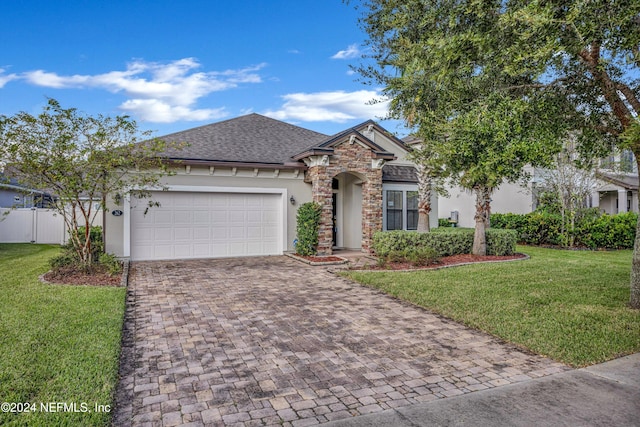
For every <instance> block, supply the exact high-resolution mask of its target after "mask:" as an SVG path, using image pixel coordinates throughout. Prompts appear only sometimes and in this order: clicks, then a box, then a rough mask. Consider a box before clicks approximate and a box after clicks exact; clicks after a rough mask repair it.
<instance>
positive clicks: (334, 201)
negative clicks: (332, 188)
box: [331, 193, 338, 248]
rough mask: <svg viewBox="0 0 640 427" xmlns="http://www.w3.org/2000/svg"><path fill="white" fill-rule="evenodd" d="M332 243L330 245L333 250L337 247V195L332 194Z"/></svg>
mask: <svg viewBox="0 0 640 427" xmlns="http://www.w3.org/2000/svg"><path fill="white" fill-rule="evenodd" d="M331 217H332V220H333V241H332V242H331V245H332V246H333V247H334V248H335V247H336V246H338V193H333V214H332V216H331Z"/></svg>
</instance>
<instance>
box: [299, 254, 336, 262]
mask: <svg viewBox="0 0 640 427" xmlns="http://www.w3.org/2000/svg"><path fill="white" fill-rule="evenodd" d="M296 256H297V257H298V258H303V259H306V260H307V261H310V262H339V261H344V258H339V257H337V256H306V255H297V254H296Z"/></svg>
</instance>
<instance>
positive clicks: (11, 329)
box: [0, 244, 125, 426]
mask: <svg viewBox="0 0 640 427" xmlns="http://www.w3.org/2000/svg"><path fill="white" fill-rule="evenodd" d="M59 250H60V249H59V248H58V247H55V246H48V245H31V244H0V295H2V297H1V298H0V355H1V357H0V402H8V403H12V404H23V403H30V404H35V406H30V407H28V408H26V409H25V408H22V410H26V411H27V412H23V413H20V414H13V413H6V412H4V409H6V408H5V407H4V406H3V411H1V412H0V425H16V426H17V425H20V426H23V425H29V426H49V425H85V426H106V425H109V423H110V420H111V414H110V413H109V412H106V409H107V408H105V406H106V405H109V406H110V408H109V409H113V397H114V390H115V385H116V381H117V375H118V358H119V354H120V336H121V331H122V321H123V316H124V308H125V289H124V288H113V287H103V288H102V287H89V286H61V285H45V284H42V283H40V281H39V280H38V276H39V275H41V274H43V273H44V272H46V271H47V270H48V263H47V261H48V259H49V258H51V257H52V256H54V255H56V254H57V253H58V252H59ZM64 404H66V406H64ZM83 404H84V405H83ZM85 405H86V406H85ZM95 405H103V411H102V412H96V411H95V408H96V407H95ZM15 407H16V405H14V409H15ZM47 410H48V411H49V412H46V411H47ZM74 411H76V412H74Z"/></svg>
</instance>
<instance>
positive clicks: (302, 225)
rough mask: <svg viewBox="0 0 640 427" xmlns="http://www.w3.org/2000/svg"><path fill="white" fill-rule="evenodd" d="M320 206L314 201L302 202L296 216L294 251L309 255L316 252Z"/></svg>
mask: <svg viewBox="0 0 640 427" xmlns="http://www.w3.org/2000/svg"><path fill="white" fill-rule="evenodd" d="M321 212H322V208H321V207H320V205H319V204H317V203H315V202H308V203H303V204H302V205H300V208H298V214H297V216H296V221H297V228H296V232H297V234H298V243H297V244H296V253H297V254H298V255H302V256H311V255H315V254H317V253H318V230H319V228H320V213H321Z"/></svg>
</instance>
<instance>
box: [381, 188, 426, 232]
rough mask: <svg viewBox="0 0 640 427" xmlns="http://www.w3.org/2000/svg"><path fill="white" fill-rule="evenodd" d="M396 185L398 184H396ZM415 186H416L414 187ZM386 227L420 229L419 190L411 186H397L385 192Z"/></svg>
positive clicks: (387, 228)
mask: <svg viewBox="0 0 640 427" xmlns="http://www.w3.org/2000/svg"><path fill="white" fill-rule="evenodd" d="M394 187H396V186H394ZM413 188H415V187H413ZM384 199H385V205H384V206H385V210H384V226H385V227H384V229H385V230H417V229H418V192H417V191H415V190H413V189H412V188H411V187H409V188H406V189H405V188H402V187H401V186H397V189H396V188H393V189H387V190H385V192H384Z"/></svg>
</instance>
